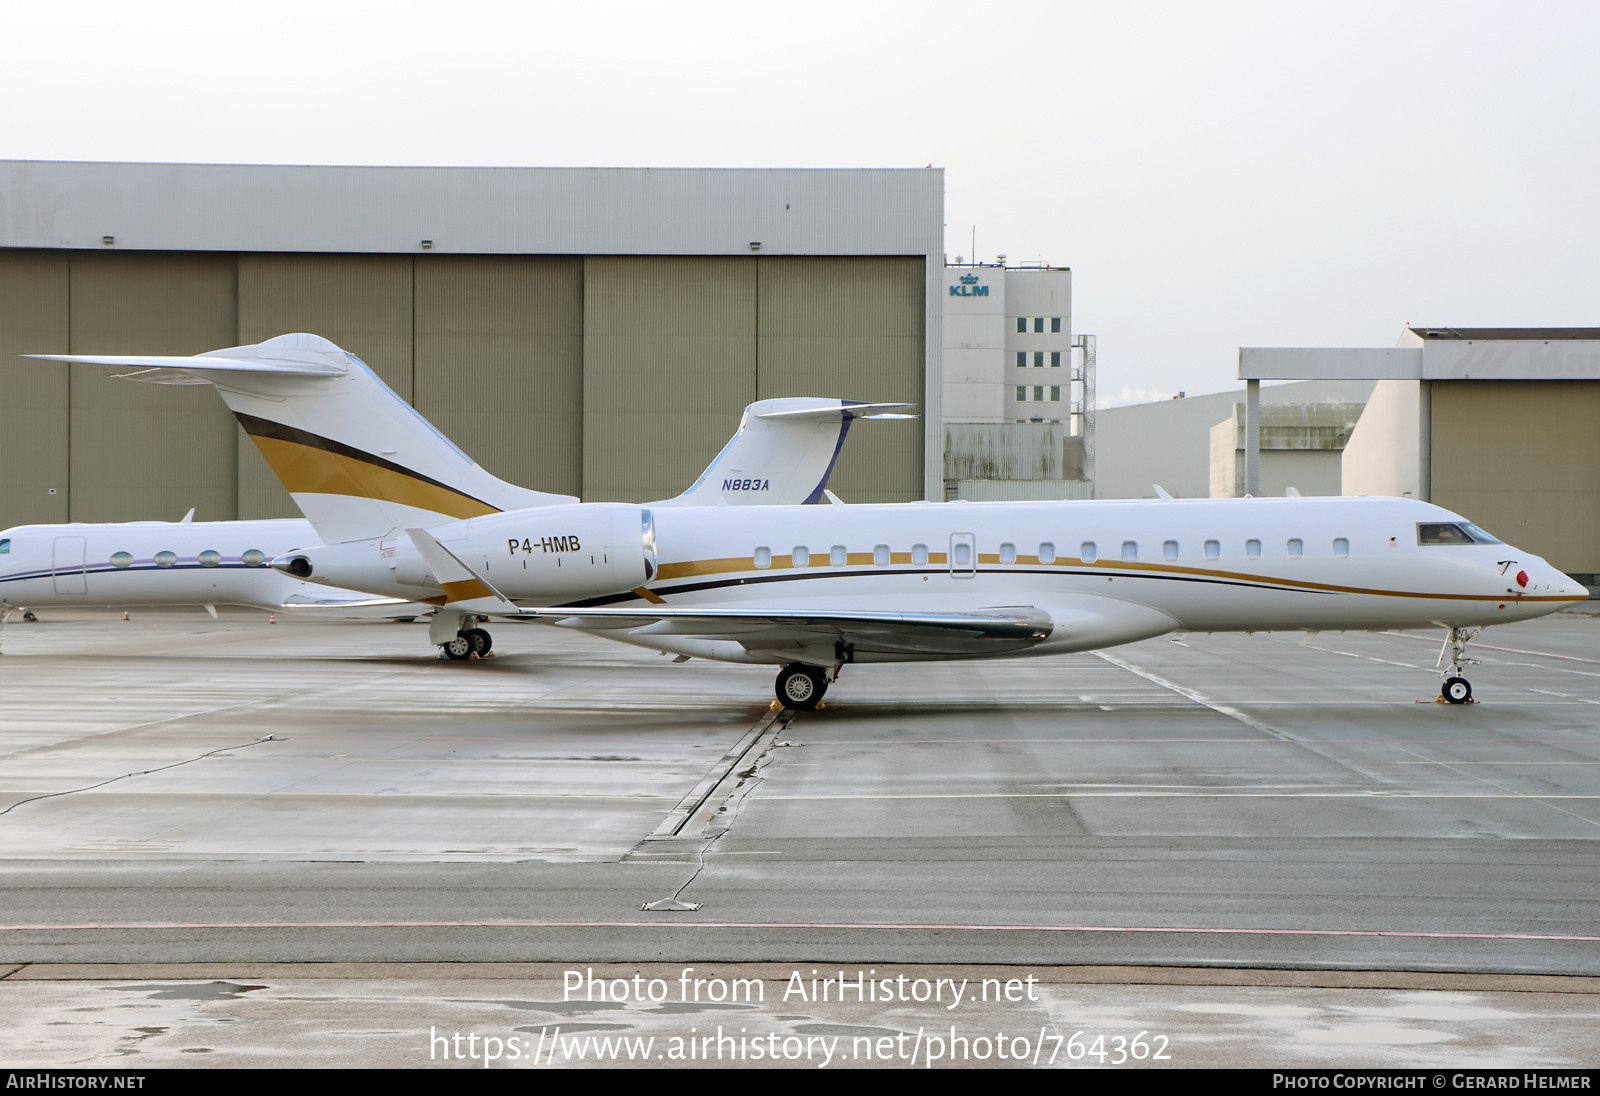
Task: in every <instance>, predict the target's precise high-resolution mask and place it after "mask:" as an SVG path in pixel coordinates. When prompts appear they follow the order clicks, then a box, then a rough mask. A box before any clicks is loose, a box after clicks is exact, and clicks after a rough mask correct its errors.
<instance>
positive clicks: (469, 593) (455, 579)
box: [406, 529, 521, 613]
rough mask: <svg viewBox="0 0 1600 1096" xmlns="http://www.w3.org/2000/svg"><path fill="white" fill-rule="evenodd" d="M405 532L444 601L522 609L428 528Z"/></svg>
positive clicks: (498, 610) (504, 609)
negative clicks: (420, 556)
mask: <svg viewBox="0 0 1600 1096" xmlns="http://www.w3.org/2000/svg"><path fill="white" fill-rule="evenodd" d="M406 536H408V537H410V538H411V543H412V544H415V545H416V546H417V551H418V552H419V553H421V555H422V559H423V561H424V562H425V563H427V565H428V569H429V570H430V571H432V572H433V577H434V581H436V582H437V583H438V584H439V586H440V587H441V588H443V590H444V604H446V605H454V606H458V607H461V608H465V609H477V610H481V611H484V612H492V613H520V612H521V610H519V609H518V608H517V606H516V604H515V603H514V602H512V601H511V599H509V598H507V597H506V596H505V595H504V594H502V593H501V592H500V591H499V590H496V589H495V588H494V587H493V586H490V585H489V584H488V583H487V582H485V581H484V580H483V579H482V578H480V577H479V576H478V575H477V573H475V572H474V571H473V570H472V568H471V567H468V566H467V565H466V564H465V563H462V562H461V560H460V559H459V558H458V557H457V556H456V555H455V553H454V552H452V551H450V549H448V548H446V547H445V546H444V545H442V544H440V543H439V542H438V541H437V540H435V539H434V538H433V536H432V535H431V534H430V533H428V531H427V530H425V529H407V530H406ZM428 600H433V599H431V598H430V599H428Z"/></svg>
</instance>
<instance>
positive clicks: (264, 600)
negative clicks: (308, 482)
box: [0, 377, 913, 658]
mask: <svg viewBox="0 0 1600 1096" xmlns="http://www.w3.org/2000/svg"><path fill="white" fill-rule="evenodd" d="M372 382H373V384H374V387H375V388H376V387H377V386H378V385H381V383H382V382H381V381H378V380H377V378H376V377H373V378H372ZM385 394H387V395H388V397H389V398H392V399H394V400H395V402H396V403H399V402H400V401H399V399H398V397H394V396H393V395H392V393H388V390H387V389H383V392H382V393H378V392H375V393H374V395H375V398H379V399H383V398H384V395H385ZM402 406H404V405H402ZM905 406H906V405H903V404H862V403H854V402H851V401H847V400H836V399H832V400H830V399H814V398H791V399H770V400H760V401H758V402H756V403H753V404H751V405H750V406H749V407H747V408H745V411H744V415H743V417H742V419H741V420H740V423H739V429H738V431H737V432H736V433H735V434H734V435H733V437H732V438H731V439H730V440H729V442H728V443H727V445H726V446H724V447H723V449H722V451H721V452H719V453H718V454H717V456H716V458H715V459H714V460H713V461H712V462H711V464H710V465H709V466H708V467H707V468H706V470H705V471H704V472H702V473H701V474H700V477H699V478H698V479H697V480H695V482H694V483H693V484H692V485H691V486H690V487H689V489H688V490H687V491H685V492H684V493H683V494H681V495H678V496H677V497H676V498H672V499H666V500H663V501H660V502H654V503H649V504H647V505H650V506H652V507H671V506H683V505H691V504H692V505H707V506H743V505H752V504H756V503H773V502H781V503H797V504H802V505H804V504H812V503H818V502H822V501H824V500H825V499H830V498H832V496H830V495H828V493H827V491H826V487H827V482H828V478H829V476H830V475H831V474H832V472H833V466H834V463H835V462H836V461H837V460H838V456H839V451H840V449H841V447H842V446H843V444H844V439H845V436H846V434H847V433H848V431H849V428H850V424H851V423H852V422H853V421H855V420H856V419H861V418H891V419H892V418H911V417H913V416H910V415H904V414H900V413H899V412H900V410H901V409H902V408H904V407H905ZM396 410H397V411H398V410H399V409H398V408H397V409H396ZM405 410H406V411H407V414H406V415H405V416H403V417H402V420H401V421H402V424H403V425H404V423H405V420H406V419H410V420H411V421H410V423H409V425H410V428H412V429H414V430H417V431H419V432H422V431H426V432H429V433H432V432H433V428H432V427H431V426H430V425H429V424H428V423H427V422H426V421H425V420H422V419H421V418H420V417H418V416H416V414H415V412H413V411H410V409H409V408H406V409H405ZM438 444H443V445H449V442H448V441H447V440H445V439H444V438H443V436H442V435H440V436H439V437H438ZM452 448H453V447H452ZM457 452H458V453H459V451H457ZM459 460H460V461H465V462H466V463H467V464H471V461H470V459H469V458H467V456H466V454H464V453H459ZM750 469H760V470H761V478H760V479H759V480H757V479H755V478H754V476H753V475H752V474H751V472H750V471H749V470H750ZM496 482H498V481H496ZM506 487H509V485H501V488H492V489H491V490H486V491H485V492H484V497H485V498H486V499H489V500H493V501H498V502H500V503H503V504H504V505H507V506H513V505H516V504H517V503H518V502H520V501H521V500H523V499H524V498H526V496H527V495H528V494H529V492H523V491H521V490H520V489H517V488H511V489H510V490H511V492H515V493H514V494H509V493H508V492H506V491H505V490H503V488H506ZM502 496H508V497H502ZM547 498H548V499H550V500H551V501H555V502H562V503H573V502H576V501H577V499H574V498H571V497H570V496H566V495H554V496H547ZM691 500H692V502H691ZM193 516H194V511H193V510H191V511H190V512H189V514H188V515H187V516H186V517H185V518H184V519H183V520H182V521H140V522H101V523H88V522H74V523H70V524H61V525H22V526H17V527H15V528H11V529H6V530H4V531H0V612H3V613H5V614H9V613H10V612H12V611H24V612H26V613H27V615H28V617H29V618H30V619H31V618H32V616H33V610H37V609H41V608H47V607H48V608H59V607H67V608H72V607H81V606H94V605H108V606H116V607H117V608H119V609H120V608H128V607H133V606H150V605H204V606H205V607H206V609H207V610H208V611H209V612H210V613H211V614H212V615H213V616H215V615H216V606H218V605H245V606H251V607H255V608H260V609H267V610H274V611H280V612H295V613H299V614H302V615H312V616H316V615H328V616H338V617H347V616H377V615H382V616H390V617H393V616H399V615H411V614H416V615H421V614H422V613H424V612H427V611H429V609H430V608H431V607H430V606H418V605H410V604H408V602H407V600H406V599H404V598H398V597H382V596H379V597H375V596H373V595H371V594H364V593H358V592H356V591H353V590H342V589H337V588H333V589H330V588H328V587H327V586H326V585H324V584H313V583H309V582H306V581H303V580H301V579H297V578H294V577H292V576H291V575H287V574H283V573H280V572H278V571H276V570H273V568H272V567H271V562H272V560H273V559H274V558H276V557H277V556H280V555H283V554H285V553H287V552H290V551H292V550H294V549H295V548H297V547H300V546H302V545H314V544H319V543H321V541H322V538H321V537H319V536H318V535H317V534H316V533H315V532H314V531H313V530H312V526H311V523H310V522H307V521H305V520H303V519H274V520H254V521H209V522H195V521H191V520H190V519H191V518H193ZM463 631H464V632H465V633H467V634H464V635H458V636H452V637H450V639H449V641H448V642H446V643H445V644H444V647H445V652H446V653H447V654H448V655H450V656H451V657H452V658H466V657H469V656H470V654H471V653H473V652H474V651H476V653H478V654H486V653H488V650H489V646H490V644H491V642H492V641H491V640H490V638H489V633H488V632H486V631H484V630H483V629H481V628H468V629H463Z"/></svg>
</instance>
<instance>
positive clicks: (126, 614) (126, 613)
mask: <svg viewBox="0 0 1600 1096" xmlns="http://www.w3.org/2000/svg"><path fill="white" fill-rule="evenodd" d="M122 619H123V620H127V619H128V610H126V609H124V610H122Z"/></svg>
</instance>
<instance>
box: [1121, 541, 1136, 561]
mask: <svg viewBox="0 0 1600 1096" xmlns="http://www.w3.org/2000/svg"><path fill="white" fill-rule="evenodd" d="M1138 558H1139V542H1138V541H1136V540H1125V541H1123V542H1122V560H1123V562H1124V563H1132V562H1133V561H1134V560H1136V559H1138Z"/></svg>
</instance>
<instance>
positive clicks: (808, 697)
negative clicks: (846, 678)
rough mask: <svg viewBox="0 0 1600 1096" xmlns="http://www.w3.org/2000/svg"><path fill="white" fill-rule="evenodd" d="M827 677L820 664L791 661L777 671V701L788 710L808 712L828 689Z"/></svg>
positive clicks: (826, 672) (819, 701)
mask: <svg viewBox="0 0 1600 1096" xmlns="http://www.w3.org/2000/svg"><path fill="white" fill-rule="evenodd" d="M834 676H837V673H835V675H834ZM828 679H829V674H828V671H827V670H824V669H823V668H822V667H820V666H807V665H805V664H804V663H803V662H791V663H789V665H787V666H785V667H784V668H783V669H781V670H779V671H778V682H777V693H778V703H779V704H782V705H783V706H784V707H785V708H788V709H789V710H790V711H795V712H809V711H811V710H812V709H813V708H815V707H816V706H817V705H818V704H819V703H821V701H822V694H824V693H826V692H827V691H828Z"/></svg>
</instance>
